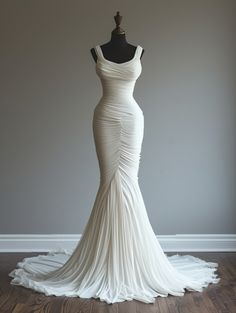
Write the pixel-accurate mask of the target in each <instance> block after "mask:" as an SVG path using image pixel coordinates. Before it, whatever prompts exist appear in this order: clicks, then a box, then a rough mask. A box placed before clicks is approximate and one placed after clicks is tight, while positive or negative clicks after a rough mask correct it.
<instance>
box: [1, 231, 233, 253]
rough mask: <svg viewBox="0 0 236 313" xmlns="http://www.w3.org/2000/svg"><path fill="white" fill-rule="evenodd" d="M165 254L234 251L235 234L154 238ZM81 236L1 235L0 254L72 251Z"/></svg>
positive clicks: (159, 236)
mask: <svg viewBox="0 0 236 313" xmlns="http://www.w3.org/2000/svg"><path fill="white" fill-rule="evenodd" d="M156 237H157V239H158V241H159V243H160V245H161V247H162V248H163V250H164V251H165V252H181V251H193V252H194V251H196V252H201V251H205V252H208V251H209V252H216V251H219V252H232V251H236V234H176V235H157V236H156ZM80 238H81V235H73V234H72V235H66V234H59V235H58V234H46V235H42V234H19V235H18V234H6V235H5V234H0V252H48V251H51V250H56V249H65V250H69V251H70V250H71V251H72V250H73V249H74V248H75V247H76V245H77V243H78V242H79V240H80Z"/></svg>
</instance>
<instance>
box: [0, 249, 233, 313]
mask: <svg viewBox="0 0 236 313" xmlns="http://www.w3.org/2000/svg"><path fill="white" fill-rule="evenodd" d="M38 254H45V253H43V252H40V253H0V313H33V312H34V313H36V312H37V313H38V312H47V313H49V312H50V313H62V312H66V313H95V312H96V313H97V312H99V313H101V312H106V313H134V312H135V313H146V312H149V313H153V312H161V313H174V312H178V313H235V312H236V253H231V252H228V253H218V252H217V253H216V252H211V253H197V252H188V253H186V252H183V253H180V252H179V254H191V255H194V256H197V257H201V258H203V259H204V260H207V261H211V262H218V263H219V267H218V274H219V276H220V277H221V281H220V282H219V283H218V284H217V285H216V284H210V285H209V286H208V287H207V288H205V290H204V291H203V292H193V291H191V292H190V291H186V293H185V294H184V296H183V297H175V296H172V295H168V297H164V298H163V297H157V298H156V301H155V303H154V304H152V303H151V304H150V303H142V302H139V301H137V300H133V301H124V302H120V303H114V304H107V303H106V302H103V301H100V300H99V299H93V298H92V299H81V298H77V297H74V298H69V297H55V296H46V295H44V294H41V293H38V292H36V291H34V290H31V289H28V288H25V287H23V286H14V285H11V284H10V280H11V279H12V278H11V277H9V276H8V273H9V272H10V271H11V270H12V269H14V268H15V265H16V263H17V262H18V261H20V260H22V259H23V258H24V257H29V256H35V255H38ZM172 254H175V253H167V255H172Z"/></svg>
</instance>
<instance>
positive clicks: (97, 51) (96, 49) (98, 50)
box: [94, 45, 101, 57]
mask: <svg viewBox="0 0 236 313" xmlns="http://www.w3.org/2000/svg"><path fill="white" fill-rule="evenodd" d="M94 50H95V52H96V54H97V56H98V57H100V56H101V52H100V49H99V46H98V45H96V46H95V47H94Z"/></svg>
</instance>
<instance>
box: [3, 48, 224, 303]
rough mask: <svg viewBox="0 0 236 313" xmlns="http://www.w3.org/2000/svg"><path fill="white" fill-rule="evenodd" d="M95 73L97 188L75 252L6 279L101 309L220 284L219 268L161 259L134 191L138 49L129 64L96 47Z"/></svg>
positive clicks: (190, 259)
mask: <svg viewBox="0 0 236 313" xmlns="http://www.w3.org/2000/svg"><path fill="white" fill-rule="evenodd" d="M95 51H96V53H97V57H98V59H97V63H96V66H95V68H96V73H97V75H98V76H99V78H100V80H101V84H102V88H103V94H102V97H101V99H100V101H99V103H98V104H97V105H96V107H95V109H94V114H93V135H94V141H95V147H96V153H97V157H98V163H99V169H100V185H99V188H98V191H97V195H96V198H95V202H94V205H93V208H92V211H91V214H90V217H89V219H88V222H87V224H86V227H85V230H84V233H83V235H82V237H81V239H80V241H79V242H78V244H77V246H76V248H75V249H73V250H72V251H71V252H68V251H67V250H65V249H55V250H54V251H51V252H48V253H47V254H46V255H37V256H34V257H28V258H24V259H23V260H22V261H21V262H18V263H17V266H16V268H15V269H14V270H12V271H11V272H10V273H9V274H8V275H9V276H10V277H12V278H13V279H12V280H11V284H13V285H21V286H24V287H26V288H31V289H33V290H35V291H38V292H41V293H44V294H45V295H47V296H50V295H54V296H68V297H81V298H92V297H93V298H99V299H100V300H101V301H106V302H107V303H115V302H121V301H125V300H132V299H136V300H139V301H142V302H146V303H153V302H155V297H157V296H161V297H166V296H168V294H171V295H174V296H183V295H184V293H185V289H186V290H190V291H202V290H203V288H204V287H206V286H208V284H209V283H217V282H218V281H219V280H220V278H218V277H217V274H215V273H214V272H215V271H216V269H217V267H218V263H213V262H206V261H204V260H202V259H199V258H196V257H194V256H191V255H179V254H175V255H172V256H167V255H166V254H165V253H164V252H163V250H162V248H161V246H160V244H159V242H158V240H157V237H156V235H155V233H154V231H153V229H152V226H151V224H150V221H149V218H148V215H147V212H146V208H145V204H144V201H143V198H142V194H141V191H140V188H139V183H138V168H139V162H140V153H141V145H142V140H143V133H144V115H143V111H142V110H141V108H140V107H139V105H138V104H137V102H136V101H135V99H134V97H133V90H134V86H135V82H136V80H137V79H138V77H139V76H140V74H141V71H142V65H141V60H140V56H141V53H142V47H141V46H140V45H138V46H137V48H136V51H135V54H134V56H133V58H132V59H131V60H129V61H127V62H123V63H115V62H112V61H109V60H107V59H106V58H105V57H104V55H103V52H102V49H101V47H100V46H99V45H97V46H96V47H95Z"/></svg>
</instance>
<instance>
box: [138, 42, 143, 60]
mask: <svg viewBox="0 0 236 313" xmlns="http://www.w3.org/2000/svg"><path fill="white" fill-rule="evenodd" d="M142 52H143V48H142V47H141V46H140V45H138V48H137V57H139V58H140V56H141V54H142Z"/></svg>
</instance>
